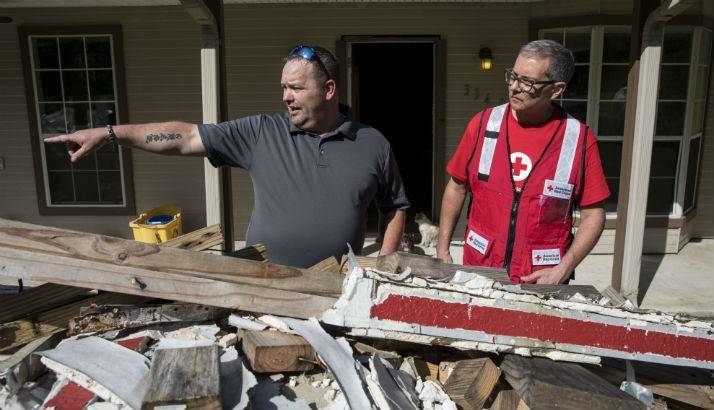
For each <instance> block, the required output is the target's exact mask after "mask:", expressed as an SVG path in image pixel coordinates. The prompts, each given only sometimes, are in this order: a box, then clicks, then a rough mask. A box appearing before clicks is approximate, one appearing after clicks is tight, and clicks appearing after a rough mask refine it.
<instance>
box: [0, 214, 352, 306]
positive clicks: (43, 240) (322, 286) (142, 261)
mask: <svg viewBox="0 0 714 410" xmlns="http://www.w3.org/2000/svg"><path fill="white" fill-rule="evenodd" d="M0 248H2V249H3V251H4V250H5V249H7V250H13V249H14V250H18V251H21V250H22V251H32V252H35V253H38V254H44V255H53V256H64V257H69V258H72V259H75V260H78V259H82V260H88V261H92V262H94V263H95V264H97V263H99V264H102V263H105V264H112V265H115V266H117V267H127V268H132V269H144V270H151V271H154V272H161V273H167V274H168V273H171V274H183V275H188V276H191V277H195V278H205V279H214V280H220V281H223V282H230V283H236V284H246V285H258V286H264V287H269V288H272V289H280V290H287V291H296V292H304V293H308V294H311V295H330V296H334V295H339V294H340V293H341V291H342V281H343V279H344V277H343V276H342V275H339V274H329V273H326V272H311V271H309V270H301V269H296V268H291V267H288V266H282V265H275V264H271V263H266V262H257V261H251V260H246V259H241V258H231V257H226V256H221V255H213V254H209V253H203V252H191V251H187V250H184V249H175V248H165V247H161V246H159V245H157V244H148V243H142V242H136V241H131V240H127V239H121V238H115V237H111V236H103V235H96V234H89V233H82V232H76V231H70V230H64V229H58V228H52V227H46V226H39V225H32V224H26V223H22V222H16V221H10V220H7V219H2V218H0ZM0 274H4V272H3V271H0ZM23 279H24V277H23ZM41 281H42V280H41ZM45 282H51V281H49V280H45ZM85 287H91V286H85Z"/></svg>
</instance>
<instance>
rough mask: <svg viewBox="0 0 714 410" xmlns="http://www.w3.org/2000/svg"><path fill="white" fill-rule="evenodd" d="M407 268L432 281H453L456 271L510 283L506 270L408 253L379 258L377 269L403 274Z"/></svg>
mask: <svg viewBox="0 0 714 410" xmlns="http://www.w3.org/2000/svg"><path fill="white" fill-rule="evenodd" d="M407 267H409V268H411V270H412V274H413V275H414V276H419V277H423V278H432V279H451V278H452V277H453V276H454V274H455V273H456V271H458V270H460V271H464V272H474V273H478V274H479V275H483V276H485V277H487V278H490V279H493V280H495V281H496V282H500V283H510V279H509V278H508V274H507V273H506V270H505V269H501V268H487V267H483V266H465V265H456V264H453V263H445V262H442V261H440V260H438V259H436V258H432V257H430V256H424V255H415V254H412V253H406V252H394V253H390V254H389V255H384V256H379V257H378V258H377V265H376V268H377V269H379V270H381V271H385V272H391V273H401V272H403V271H404V269H406V268H407Z"/></svg>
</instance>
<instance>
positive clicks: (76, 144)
mask: <svg viewBox="0 0 714 410" xmlns="http://www.w3.org/2000/svg"><path fill="white" fill-rule="evenodd" d="M106 135H107V130H106V129H104V128H91V129H87V130H80V131H77V132H74V133H72V134H66V135H58V136H56V137H49V138H45V139H44V142H46V143H53V144H56V143H61V142H64V143H65V145H66V146H67V153H68V154H69V159H70V161H72V162H76V161H77V160H78V159H80V158H82V157H84V156H86V155H87V154H89V153H91V152H92V151H94V150H95V149H99V148H101V147H102V145H104V142H105V137H106Z"/></svg>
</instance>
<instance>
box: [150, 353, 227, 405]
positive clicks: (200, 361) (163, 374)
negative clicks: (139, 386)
mask: <svg viewBox="0 0 714 410" xmlns="http://www.w3.org/2000/svg"><path fill="white" fill-rule="evenodd" d="M172 404H173V405H185V407H181V408H185V409H202V410H213V409H216V410H219V409H221V397H220V374H219V362H218V346H216V345H210V346H200V347H189V348H181V349H159V350H157V351H156V352H154V359H153V361H152V363H151V371H150V373H149V387H148V390H147V391H146V394H145V395H144V400H143V403H142V405H141V408H142V410H146V409H154V408H156V407H159V406H167V405H172Z"/></svg>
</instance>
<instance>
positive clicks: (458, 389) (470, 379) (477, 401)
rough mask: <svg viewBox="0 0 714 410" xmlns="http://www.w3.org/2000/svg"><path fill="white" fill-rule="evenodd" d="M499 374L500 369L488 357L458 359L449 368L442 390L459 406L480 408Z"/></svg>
mask: <svg viewBox="0 0 714 410" xmlns="http://www.w3.org/2000/svg"><path fill="white" fill-rule="evenodd" d="M440 370H441V369H440ZM439 376H440V378H441V374H439ZM500 376H501V370H499V368H498V367H496V365H495V364H493V362H492V361H491V359H489V358H488V357H482V358H478V359H468V360H460V361H458V362H456V363H455V364H454V366H453V367H452V368H450V372H449V375H448V377H447V378H446V382H445V383H444V391H446V393H447V394H448V395H449V397H450V398H451V400H453V401H454V403H456V404H457V405H458V406H459V407H460V408H462V409H464V410H481V409H482V408H483V404H484V403H485V402H486V400H487V399H488V397H489V395H490V394H491V390H493V387H494V386H495V385H496V382H497V381H498V378H499V377H500Z"/></svg>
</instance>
